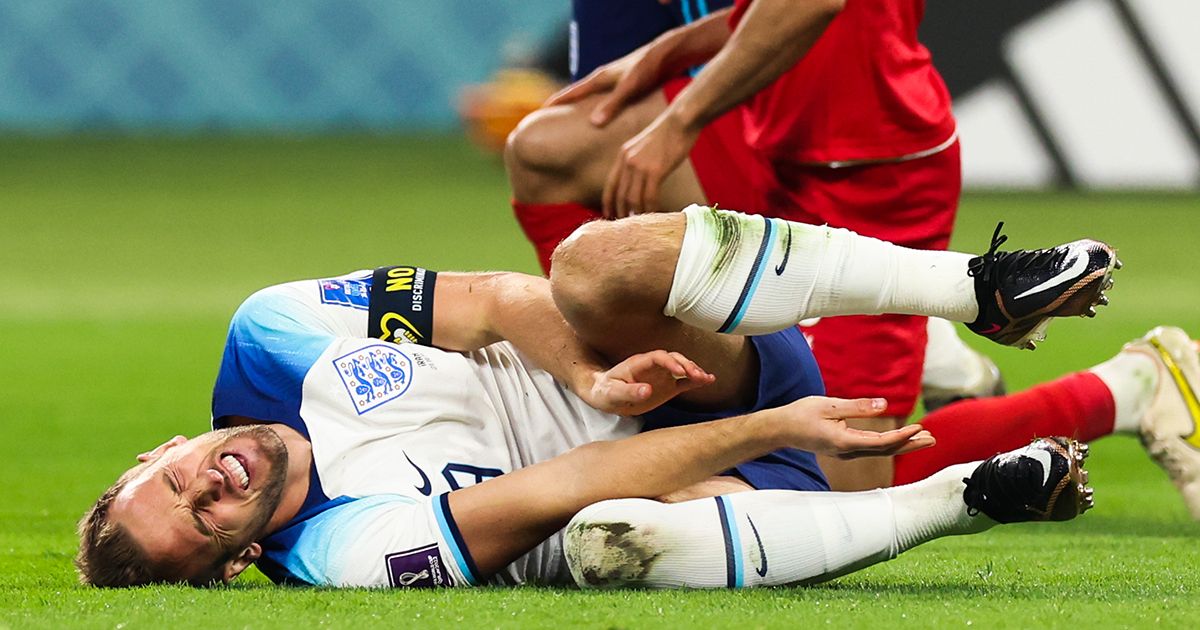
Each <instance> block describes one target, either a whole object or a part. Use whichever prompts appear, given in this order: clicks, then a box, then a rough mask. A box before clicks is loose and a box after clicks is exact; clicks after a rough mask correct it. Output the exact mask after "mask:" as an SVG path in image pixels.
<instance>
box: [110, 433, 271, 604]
mask: <svg viewBox="0 0 1200 630" xmlns="http://www.w3.org/2000/svg"><path fill="white" fill-rule="evenodd" d="M287 460H288V454H287V448H286V446H285V445H284V443H283V440H282V439H281V438H280V437H279V435H278V434H277V433H275V431H273V430H271V429H270V428H269V427H266V426H262V425H250V426H239V427H231V428H228V429H219V430H216V431H210V432H208V433H204V434H202V435H199V436H197V437H195V438H193V439H190V440H188V439H184V438H176V439H174V440H172V441H170V442H168V443H166V444H164V445H162V446H160V447H159V448H158V449H156V450H155V451H152V452H151V453H150V454H149V456H148V458H146V463H145V464H144V465H143V469H142V470H141V471H139V472H138V473H137V474H136V476H135V477H134V478H133V479H131V480H130V481H129V483H128V484H127V485H126V486H125V488H124V489H122V490H121V492H120V494H118V495H117V497H116V500H115V501H114V502H113V505H112V508H111V509H110V512H109V513H110V517H111V519H112V521H113V522H114V523H116V524H118V525H120V526H122V527H124V528H125V529H126V531H128V532H129V534H130V535H131V536H132V537H133V538H134V540H136V541H137V543H138V545H139V546H140V547H141V548H142V550H143V551H144V552H145V553H146V555H147V556H148V557H149V558H150V561H151V564H152V565H153V566H154V572H155V573H156V574H159V575H160V576H162V578H163V579H164V580H167V581H190V582H209V581H214V580H215V581H229V580H231V579H233V578H234V577H236V576H237V575H238V574H239V573H240V572H241V571H242V570H244V569H245V568H246V567H247V566H249V565H250V564H251V563H252V562H253V561H254V560H255V559H257V558H258V556H259V554H260V553H261V548H260V547H259V546H258V544H257V543H256V542H255V541H256V540H258V539H259V538H260V537H262V535H263V534H265V533H266V532H265V531H264V530H265V529H266V526H267V523H268V521H269V520H270V519H271V516H272V515H273V514H274V512H275V509H276V508H277V507H278V506H279V502H280V500H281V498H282V496H283V488H284V481H285V479H286V473H287Z"/></svg>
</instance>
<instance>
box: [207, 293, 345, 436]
mask: <svg viewBox="0 0 1200 630" xmlns="http://www.w3.org/2000/svg"><path fill="white" fill-rule="evenodd" d="M301 291H302V289H301V287H299V286H296V285H295V284H292V285H280V286H276V287H270V288H267V289H263V290H262V291H259V292H258V293H255V294H254V295H252V296H250V297H249V298H248V299H247V300H246V301H245V302H243V303H242V305H241V307H240V308H238V310H237V312H236V313H235V314H234V316H233V320H232V321H231V322H230V325H229V335H228V337H227V339H226V341H225V352H224V354H223V356H222V357H221V368H220V370H219V371H218V373H217V383H216V386H215V387H214V389H213V409H212V411H213V418H214V420H219V419H220V418H222V417H225V416H231V415H238V416H247V417H251V418H255V419H259V420H271V421H275V422H285V423H288V424H289V425H291V424H299V423H300V402H301V395H302V391H303V385H304V377H305V376H306V375H307V374H308V371H309V369H310V368H311V367H312V365H313V363H315V362H316V360H317V359H318V358H319V357H320V356H321V353H322V352H324V351H325V349H326V348H327V347H328V346H329V344H330V343H332V342H333V340H334V339H335V334H334V331H333V327H332V326H331V324H330V323H329V322H328V321H326V318H323V317H322V316H321V313H320V311H319V310H317V309H316V308H314V306H313V305H312V304H309V303H307V301H306V300H305V299H304V297H305V296H304V295H303V293H301ZM216 424H217V426H218V427H219V426H220V423H216Z"/></svg>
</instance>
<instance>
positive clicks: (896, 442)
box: [780, 396, 934, 459]
mask: <svg viewBox="0 0 1200 630" xmlns="http://www.w3.org/2000/svg"><path fill="white" fill-rule="evenodd" d="M886 409H887V401H885V400H884V399H882V398H857V399H850V400H847V399H844V398H827V397H824V396H810V397H808V398H802V399H800V400H798V401H796V402H794V403H792V404H790V405H787V406H786V407H783V408H781V409H780V411H783V412H784V413H785V414H786V415H785V418H787V419H788V420H791V421H792V422H789V423H788V426H787V430H788V431H789V432H791V433H792V435H790V436H789V439H788V440H787V441H788V442H789V443H791V444H792V445H793V446H794V447H795V448H799V449H803V450H806V451H811V452H814V453H822V454H825V455H833V456H836V457H839V458H841V459H854V458H856V457H868V456H884V455H899V454H901V453H908V452H910V451H915V450H917V449H921V448H925V447H927V446H933V444H934V439H933V436H932V435H930V434H929V432H928V431H926V430H924V429H923V428H922V427H921V425H919V424H910V425H907V426H904V427H901V428H899V429H894V430H892V431H884V432H882V433H878V432H875V431H863V430H861V429H852V428H850V427H848V426H846V419H847V418H870V417H874V416H880V415H883V413H884V411H885V410H886Z"/></svg>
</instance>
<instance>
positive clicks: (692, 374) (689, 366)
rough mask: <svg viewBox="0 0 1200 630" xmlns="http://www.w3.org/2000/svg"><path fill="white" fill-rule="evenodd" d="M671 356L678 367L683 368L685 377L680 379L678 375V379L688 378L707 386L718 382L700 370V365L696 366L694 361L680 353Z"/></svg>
mask: <svg viewBox="0 0 1200 630" xmlns="http://www.w3.org/2000/svg"><path fill="white" fill-rule="evenodd" d="M669 354H670V357H671V358H672V359H674V360H675V362H676V363H677V365H679V366H680V367H682V368H683V376H682V377H680V376H678V375H677V376H676V378H687V379H689V380H692V381H696V382H697V383H701V384H707V383H711V382H713V381H715V380H717V377H716V376H714V375H712V374H709V373H708V372H705V371H704V370H703V369H701V368H700V366H699V365H696V362H695V361H692V360H691V359H689V358H687V357H685V356H683V355H682V354H680V353H678V352H671V353H669ZM672 373H674V372H672Z"/></svg>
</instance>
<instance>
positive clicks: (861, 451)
mask: <svg viewBox="0 0 1200 630" xmlns="http://www.w3.org/2000/svg"><path fill="white" fill-rule="evenodd" d="M935 443H936V440H935V439H934V438H933V435H931V434H930V433H929V432H928V431H926V430H925V429H923V428H922V427H921V425H919V424H910V425H908V426H904V427H901V428H899V429H895V430H892V431H885V432H883V433H876V432H874V431H861V430H857V429H845V430H844V433H843V435H842V436H841V437H840V438H839V439H837V440H835V445H836V447H837V449H838V451H839V453H838V457H839V458H841V459H855V458H858V457H879V456H888V455H899V454H901V453H910V452H912V451H915V450H918V449H922V448H926V447H929V446H933V445H934V444H935Z"/></svg>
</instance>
